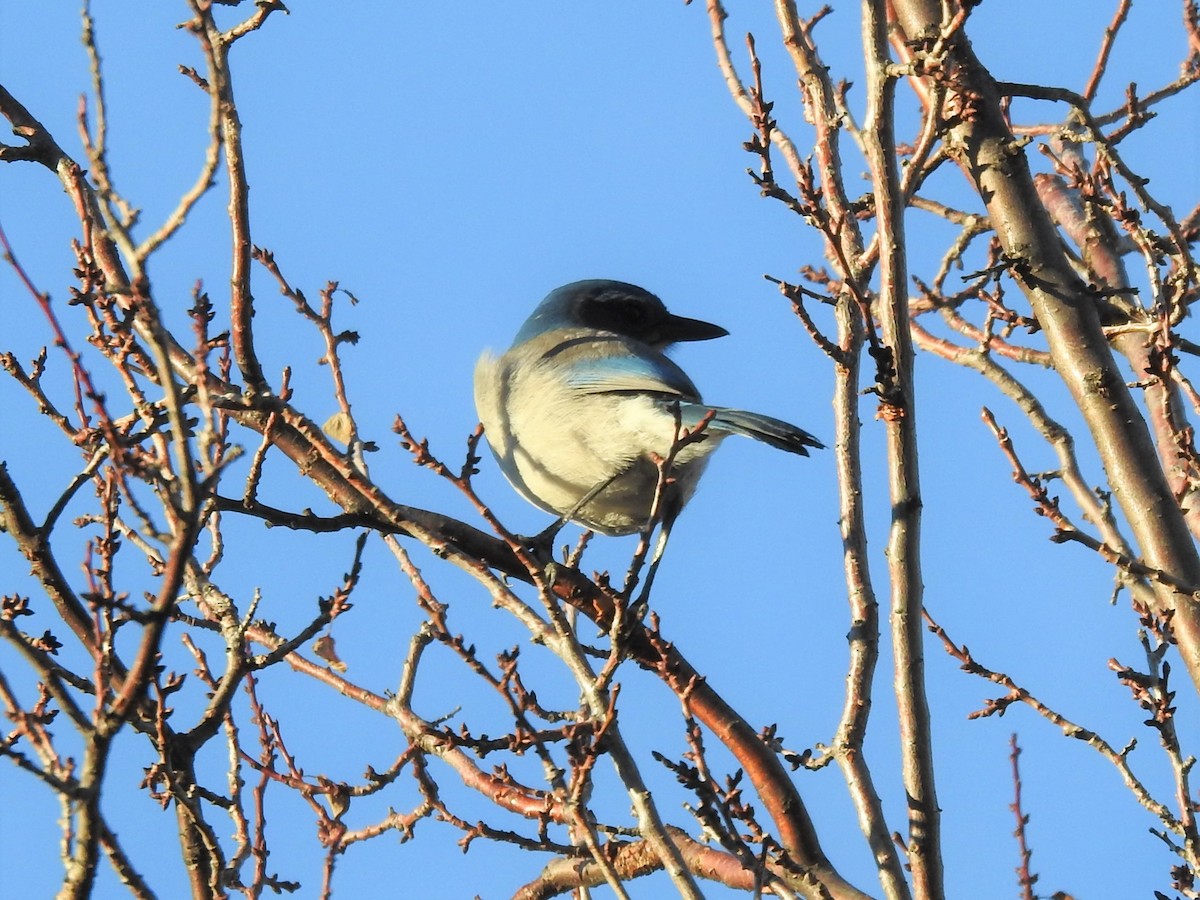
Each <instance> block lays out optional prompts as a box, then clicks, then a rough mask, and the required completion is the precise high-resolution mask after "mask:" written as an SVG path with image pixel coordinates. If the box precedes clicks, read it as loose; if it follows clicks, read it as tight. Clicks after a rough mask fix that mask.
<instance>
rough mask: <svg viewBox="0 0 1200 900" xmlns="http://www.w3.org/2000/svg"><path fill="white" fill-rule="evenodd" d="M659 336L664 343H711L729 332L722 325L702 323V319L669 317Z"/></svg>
mask: <svg viewBox="0 0 1200 900" xmlns="http://www.w3.org/2000/svg"><path fill="white" fill-rule="evenodd" d="M659 334H660V336H661V339H662V343H664V344H674V343H676V342H678V341H711V340H712V339H713V338H719V337H725V336H726V335H727V334H729V332H728V331H726V330H725V329H724V328H722V327H721V326H720V325H713V324H712V323H711V322H702V321H701V320H700V319H688V318H686V317H684V316H667V321H666V322H664V323H663V324H662V328H661V329H660V331H659Z"/></svg>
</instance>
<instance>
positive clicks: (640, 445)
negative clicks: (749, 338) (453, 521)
mask: <svg viewBox="0 0 1200 900" xmlns="http://www.w3.org/2000/svg"><path fill="white" fill-rule="evenodd" d="M728 333H729V332H727V331H726V330H725V329H724V328H721V327H720V326H717V325H710V324H709V323H708V322H701V321H699V320H698V319H686V318H683V317H682V316H675V315H671V314H670V313H669V312H667V309H666V307H665V306H663V302H662V301H661V300H659V299H658V297H656V296H654V295H653V294H651V293H650V292H649V291H646V290H643V289H642V288H640V287H637V286H635V285H632V284H626V283H625V282H621V281H608V280H602V279H596V280H591V281H576V282H574V283H573V284H568V285H564V286H563V287H560V288H558V289H557V290H554V291H551V292H550V294H549V295H548V296H547V297H546V299H545V300H543V301H542V302H541V304H540V305H539V306H538V308H537V309H535V310H534V311H533V315H531V316H530V317H529V318H528V319H527V320H526V321H525V324H524V325H522V326H521V330H520V331H519V332H517V336H516V339H515V340H514V341H513V344H512V346H511V347H510V348H509V349H508V351H507V352H506V353H505V354H504V355H503V356H501V357H499V358H497V357H495V356H493V355H492V354H491V353H490V352H485V353H484V354H483V356H482V357H481V358H480V360H479V362H478V364H477V365H476V366H475V407H476V410H477V411H478V413H479V418H480V420H481V421H482V422H483V427H484V433H485V434H486V435H487V439H488V443H489V444H490V445H491V448H492V452H493V453H494V454H495V456H496V459H497V461H498V462H499V464H500V469H501V470H502V471H503V472H504V474H505V476H506V477H507V478H508V480H509V481H510V482H512V484H513V486H514V487H515V488H516V489H517V490H518V491H520V492H521V493H522V494H523V495H524V496H525V498H526V499H527V500H529V501H530V502H532V503H534V504H536V505H537V506H540V507H541V508H542V509H544V510H546V511H548V512H551V513H553V514H555V515H557V516H558V517H559V522H558V523H557V524H558V525H561V524H562V522H564V521H574V522H578V523H579V524H581V525H584V526H586V527H588V528H591V529H594V530H595V531H599V532H602V533H603V534H610V535H619V534H631V533H633V532H637V531H641V530H643V529H645V528H648V527H650V526H651V525H652V524H653V523H651V522H650V521H649V519H650V514H651V506H652V504H653V500H654V495H655V490H656V488H657V486H658V482H659V470H658V466H657V465H656V464H655V461H654V459H653V457H654V456H657V457H658V458H659V459H660V460H661V459H664V458H666V457H667V455H668V453H669V452H670V451H671V449H672V446H673V444H674V443H675V441H676V439H677V438H678V436H679V429H680V428H683V429H687V430H689V431H690V430H692V429H695V428H697V427H698V426H700V424H701V423H702V422H703V421H704V420H705V417H707V416H711V417H710V418H709V420H708V423H707V425H706V426H705V427H704V437H703V438H702V439H701V440H698V441H694V442H689V443H687V444H686V445H684V446H682V447H681V448H680V449H679V451H678V455H677V456H676V457H675V460H674V464H673V466H672V467H671V469H670V472H669V473H668V474H669V476H670V478H671V479H672V480H671V481H668V482H667V483H666V490H665V493H664V495H663V501H662V505H661V518H662V523H663V531H662V534H661V535H660V541H659V547H658V548H657V550H656V553H655V558H656V561H657V558H658V556H660V555H661V552H662V547H663V545H664V544H665V541H666V536H667V534H668V533H669V531H670V527H671V524H672V523H673V522H674V519H675V516H676V515H678V513H679V510H680V509H682V508H683V505H684V504H685V503H687V501H688V500H689V499H690V498H691V496H692V494H693V493H694V492H695V490H696V485H697V483H698V482H699V480H700V476H701V474H702V473H703V472H704V467H705V465H707V463H708V455H709V454H710V453H712V451H713V450H715V449H716V447H717V445H718V444H719V443H720V442H721V441H722V440H723V439H724V438H725V437H727V436H728V435H730V434H743V435H746V436H747V437H752V438H755V439H757V440H760V441H762V442H763V443H766V444H770V445H771V446H772V447H778V448H779V449H781V450H787V451H788V452H789V453H798V454H800V455H801V456H807V455H808V448H809V447H817V448H819V447H823V446H824V445H823V444H822V443H821V442H820V441H818V440H817V439H816V438H814V437H813V436H812V435H811V434H809V433H808V432H806V431H802V430H801V429H799V428H797V427H796V426H794V425H789V424H788V423H787V422H782V421H780V420H779V419H773V418H771V417H770V416H763V415H759V414H758V413H752V412H746V411H745V410H741V409H729V408H727V407H723V406H708V405H706V404H705V403H703V402H701V400H700V392H699V391H697V390H696V386H695V385H694V384H692V380H691V379H690V378H688V376H687V375H686V374H684V372H683V370H682V369H680V368H679V366H677V365H676V364H675V363H673V362H672V361H671V360H670V359H668V358H667V357H666V356H665V355H664V354H663V350H665V349H666V348H667V347H669V346H670V345H671V344H674V343H676V342H679V341H706V340H710V339H712V338H717V337H722V336H724V335H726V334H728ZM554 530H557V529H556V527H555V526H552V529H551V530H550V533H551V534H552V533H553V531H554Z"/></svg>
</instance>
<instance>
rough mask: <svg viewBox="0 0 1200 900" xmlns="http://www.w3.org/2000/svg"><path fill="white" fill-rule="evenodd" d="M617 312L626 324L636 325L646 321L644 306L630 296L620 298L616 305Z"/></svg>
mask: <svg viewBox="0 0 1200 900" xmlns="http://www.w3.org/2000/svg"><path fill="white" fill-rule="evenodd" d="M617 312H618V314H619V316H620V318H621V320H622V321H623V322H625V324H626V325H632V326H635V327H636V326H638V325H643V324H645V322H646V306H645V304H644V303H641V302H639V301H637V300H634V299H632V298H630V299H627V300H622V301H621V302H620V303H619V304H618V305H617Z"/></svg>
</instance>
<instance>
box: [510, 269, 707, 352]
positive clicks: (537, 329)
mask: <svg viewBox="0 0 1200 900" xmlns="http://www.w3.org/2000/svg"><path fill="white" fill-rule="evenodd" d="M563 328H571V329H574V328H586V329H592V330H595V331H606V332H610V333H612V334H618V335H621V336H622V337H627V338H632V339H633V340H636V341H641V342H642V343H644V344H647V345H649V346H651V347H653V348H654V349H655V350H662V349H664V348H665V347H668V346H670V345H671V344H674V343H678V342H679V341H707V340H711V339H712V338H718V337H724V336H725V335H727V334H729V332H728V331H726V330H725V329H724V328H722V327H720V326H719V325H712V324H710V323H708V322H702V321H700V320H699V319H688V318H685V317H684V316H676V315H672V314H671V313H669V312H667V308H666V307H665V306H664V305H663V302H662V301H661V300H659V299H658V298H657V297H656V296H654V295H653V294H651V293H650V292H649V291H647V290H645V289H643V288H640V287H638V286H637V285H635V284H628V283H627V282H624V281H610V280H608V279H605V278H593V279H589V280H587V281H575V282H572V283H571V284H564V285H563V286H562V287H560V288H555V289H554V290H553V291H551V292H550V293H549V294H548V295H547V296H546V299H545V300H543V301H542V302H541V303H540V304H538V307H537V309H535V310H534V311H533V314H532V315H531V316H530V317H529V318H528V319H526V320H525V324H524V325H522V326H521V330H520V331H519V332H517V337H516V341H515V342H514V343H516V344H521V343H523V342H525V341H527V340H529V339H530V338H534V337H537V336H538V335H539V334H544V333H545V332H547V331H555V330H558V329H563Z"/></svg>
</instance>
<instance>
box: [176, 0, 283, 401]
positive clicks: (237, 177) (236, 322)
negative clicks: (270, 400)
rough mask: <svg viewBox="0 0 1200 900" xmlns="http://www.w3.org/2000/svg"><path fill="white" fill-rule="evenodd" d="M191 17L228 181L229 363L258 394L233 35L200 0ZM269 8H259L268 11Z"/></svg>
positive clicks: (193, 4)
mask: <svg viewBox="0 0 1200 900" xmlns="http://www.w3.org/2000/svg"><path fill="white" fill-rule="evenodd" d="M190 2H191V7H192V11H193V13H195V16H196V18H195V19H194V20H193V21H192V23H191V27H192V30H193V31H194V32H195V34H196V36H197V37H198V38H199V39H200V44H201V46H202V47H203V49H204V54H205V57H206V58H207V60H208V70H209V85H210V87H209V90H211V91H212V92H213V95H214V97H215V98H216V103H217V106H218V108H219V110H220V122H221V134H222V137H223V138H224V142H225V144H224V146H225V173H226V176H227V177H228V178H229V223H230V226H231V237H232V239H233V246H232V266H233V270H232V273H231V276H230V296H229V310H230V318H231V323H232V327H231V329H230V335H231V337H232V340H233V358H234V362H235V363H236V364H237V367H238V369H239V371H240V372H241V373H242V377H243V378H244V379H245V380H246V384H247V386H248V387H249V388H250V389H252V390H254V391H260V390H262V389H264V388H265V387H266V379H265V377H264V376H263V372H262V367H261V365H260V364H259V361H258V356H257V354H256V352H255V349H254V332H253V326H252V320H253V318H254V295H253V294H252V293H251V290H250V254H251V249H252V248H251V242H250V183H249V181H248V180H247V177H246V160H245V156H244V154H243V151H242V121H241V118H240V116H239V115H238V110H237V104H236V103H235V102H234V98H233V80H232V79H231V78H230V73H229V50H230V48H231V47H232V45H233V42H234V40H236V38H237V36H240V35H235V34H232V33H231V34H225V33H223V32H222V31H221V29H220V28H218V27H217V24H216V22H215V21H214V20H213V16H212V8H211V6H210V5H209V4H207V3H203V2H201V0H190ZM272 7H273V4H264V5H263V7H262V8H263V9H266V10H267V12H269V11H270V9H271V8H272Z"/></svg>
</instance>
